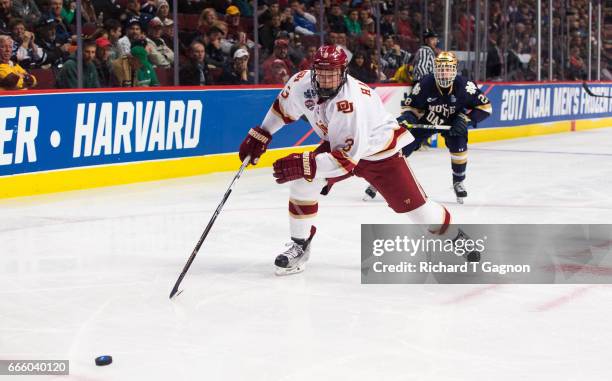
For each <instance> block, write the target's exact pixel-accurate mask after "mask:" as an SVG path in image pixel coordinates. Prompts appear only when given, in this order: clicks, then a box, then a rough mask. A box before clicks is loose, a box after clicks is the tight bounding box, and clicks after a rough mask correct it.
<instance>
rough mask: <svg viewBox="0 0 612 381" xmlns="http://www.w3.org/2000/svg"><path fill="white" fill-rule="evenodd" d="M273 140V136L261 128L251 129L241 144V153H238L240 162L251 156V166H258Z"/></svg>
mask: <svg viewBox="0 0 612 381" xmlns="http://www.w3.org/2000/svg"><path fill="white" fill-rule="evenodd" d="M271 140H272V135H270V133H269V132H268V131H266V130H264V129H263V128H261V127H255V128H251V129H250V130H249V133H248V134H247V136H246V138H244V140H243V141H242V144H240V152H239V153H238V156H239V157H240V161H244V159H245V158H246V157H247V156H249V155H250V156H251V164H253V165H255V164H257V162H258V161H259V157H260V156H261V155H263V153H264V152H266V149H268V144H270V141H271Z"/></svg>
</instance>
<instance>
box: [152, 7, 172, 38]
mask: <svg viewBox="0 0 612 381" xmlns="http://www.w3.org/2000/svg"><path fill="white" fill-rule="evenodd" d="M156 15H157V17H158V18H159V19H160V20H161V22H162V25H163V35H169V36H172V34H173V30H172V26H173V25H174V20H172V18H171V17H170V5H168V1H166V0H158V1H157V14H156Z"/></svg>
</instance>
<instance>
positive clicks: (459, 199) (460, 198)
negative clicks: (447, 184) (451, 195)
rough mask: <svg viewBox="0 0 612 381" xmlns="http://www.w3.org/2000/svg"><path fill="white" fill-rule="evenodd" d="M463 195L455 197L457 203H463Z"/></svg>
mask: <svg viewBox="0 0 612 381" xmlns="http://www.w3.org/2000/svg"><path fill="white" fill-rule="evenodd" d="M464 198H465V197H457V204H463V199H464Z"/></svg>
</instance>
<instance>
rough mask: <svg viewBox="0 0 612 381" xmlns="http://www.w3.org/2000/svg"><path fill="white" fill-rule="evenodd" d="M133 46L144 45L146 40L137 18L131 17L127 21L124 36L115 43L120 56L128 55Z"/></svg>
mask: <svg viewBox="0 0 612 381" xmlns="http://www.w3.org/2000/svg"><path fill="white" fill-rule="evenodd" d="M133 45H142V46H144V45H146V39H145V36H144V35H143V33H142V27H141V25H140V19H139V18H138V17H133V18H131V19H130V20H128V22H127V28H126V34H125V36H123V37H121V38H120V39H119V40H118V41H117V46H118V47H119V54H120V55H121V56H127V55H129V54H130V50H131V49H132V46H133Z"/></svg>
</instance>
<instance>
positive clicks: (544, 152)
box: [0, 128, 612, 381]
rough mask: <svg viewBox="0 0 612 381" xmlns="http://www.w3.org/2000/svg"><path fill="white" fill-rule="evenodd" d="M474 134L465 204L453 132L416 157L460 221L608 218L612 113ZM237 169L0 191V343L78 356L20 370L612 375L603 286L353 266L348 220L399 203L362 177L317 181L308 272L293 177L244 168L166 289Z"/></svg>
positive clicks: (94, 374)
mask: <svg viewBox="0 0 612 381" xmlns="http://www.w3.org/2000/svg"><path fill="white" fill-rule="evenodd" d="M472 148H473V149H471V150H470V161H469V164H468V165H469V167H468V180H467V181H466V186H467V188H468V192H469V193H470V197H469V198H468V199H467V201H466V204H465V205H463V206H459V205H457V204H456V203H455V202H454V196H453V194H452V190H451V179H450V164H449V161H450V159H449V157H448V154H447V153H446V151H443V150H430V151H427V152H417V153H415V154H414V155H413V156H412V157H411V160H410V161H411V164H412V167H413V169H414V170H415V172H416V174H417V176H418V178H419V179H420V181H421V183H422V184H423V186H424V188H425V190H426V192H428V194H429V195H430V197H432V198H433V199H434V200H437V201H440V202H443V203H444V204H445V205H447V206H448V207H449V208H450V210H451V212H452V213H453V215H454V221H456V222H470V223H611V222H612V186H611V185H612V180H611V179H612V129H610V128H608V129H602V130H593V131H585V132H576V133H567V134H559V135H550V136H544V137H534V138H528V139H519V140H511V141H505V142H504V141H502V142H496V143H486V144H479V145H474V146H472ZM236 160H237V159H236ZM232 176H233V173H221V174H213V175H207V176H198V177H192V178H187V179H177V180H170V181H164V182H153V183H147V184H137V185H128V186H119V187H111V188H103V189H96V190H88V191H79V192H69V193H63V194H56V195H49V196H40V197H32V198H24V199H14V200H8V201H2V202H0V216H1V218H0V250H1V254H0V300H1V302H0V359H69V360H70V370H71V375H70V376H69V377H49V376H47V377H40V376H36V377H25V376H22V377H19V378H17V379H19V380H26V379H32V380H48V379H57V380H88V381H95V380H291V381H294V380H470V381H474V380H512V381H516V380H610V379H612V361H611V360H610V353H611V352H612V351H611V349H612V348H611V347H612V346H611V342H612V330H610V316H611V312H612V288H611V287H610V286H607V285H433V284H428V285H361V284H360V254H359V242H360V241H359V236H360V224H361V223H390V222H394V223H403V222H405V220H404V219H403V218H402V217H401V216H397V215H394V214H393V212H392V211H391V210H390V209H387V207H386V206H385V203H384V202H382V201H377V202H371V203H363V202H362V201H360V200H361V197H362V192H363V189H364V182H363V180H361V179H350V180H347V181H344V182H342V183H339V184H336V185H335V186H334V189H333V191H332V193H331V195H329V196H328V197H326V198H323V199H322V201H321V203H320V209H319V220H318V229H319V231H318V234H317V236H316V239H315V241H314V244H313V253H312V255H311V258H310V262H309V267H308V269H307V270H306V272H304V273H302V274H300V275H295V276H291V277H284V278H278V277H275V276H274V275H273V266H272V263H273V260H274V257H275V256H276V254H278V253H279V252H280V251H281V250H283V244H284V243H285V242H287V240H288V227H287V223H286V214H287V194H288V189H287V187H286V186H278V185H276V184H275V183H274V182H273V179H272V176H271V170H270V168H267V169H258V170H252V171H247V172H246V173H245V174H244V175H243V177H242V178H241V179H240V180H239V182H238V184H237V185H236V187H235V190H234V193H233V194H232V196H231V197H230V199H229V201H228V203H227V204H226V207H225V210H224V211H223V213H222V214H221V216H220V217H219V219H218V220H217V223H216V224H215V226H214V228H213V231H212V232H211V234H210V235H209V238H208V239H207V240H206V242H205V244H204V247H203V249H202V250H201V251H200V254H199V255H198V257H197V258H196V260H195V262H194V264H193V266H192V268H191V270H190V272H189V273H188V274H187V276H186V278H185V280H184V281H183V289H184V292H183V293H182V294H181V295H180V296H179V297H178V298H177V299H176V300H174V301H169V300H168V294H169V292H170V289H171V288H172V285H173V284H174V281H175V280H176V277H177V276H178V274H179V273H180V270H181V268H182V267H183V265H184V263H185V261H186V259H187V257H188V256H189V254H190V253H191V250H192V248H193V246H194V244H195V242H196V241H197V239H198V237H199V235H200V233H201V231H202V229H203V228H204V226H205V225H206V223H207V222H208V220H209V218H210V216H211V213H212V211H213V210H214V208H215V207H216V205H217V203H218V202H219V200H220V197H221V195H222V193H223V191H224V189H225V187H226V186H227V184H228V182H229V180H230V179H231V177H232ZM102 354H110V355H112V356H113V358H114V363H113V364H112V365H110V366H107V367H96V366H95V365H94V358H95V357H96V356H99V355H102ZM5 378H7V377H5ZM0 379H4V378H2V377H1V376H0Z"/></svg>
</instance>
